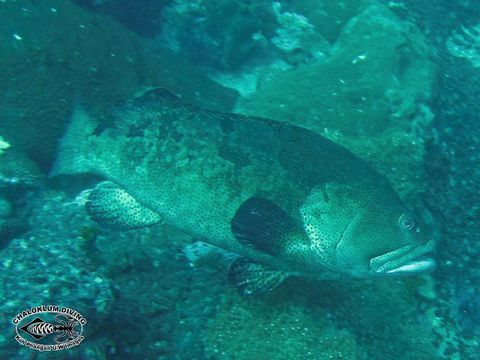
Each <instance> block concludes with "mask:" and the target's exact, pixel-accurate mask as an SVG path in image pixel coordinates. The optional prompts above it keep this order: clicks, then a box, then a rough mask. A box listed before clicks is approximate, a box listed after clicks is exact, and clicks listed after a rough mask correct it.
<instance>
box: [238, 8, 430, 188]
mask: <svg viewBox="0 0 480 360" xmlns="http://www.w3.org/2000/svg"><path fill="white" fill-rule="evenodd" d="M331 51H332V53H331V55H330V56H329V57H327V58H326V59H325V60H323V61H319V62H316V63H314V64H309V65H304V66H299V67H297V68H296V69H294V70H291V71H286V72H284V73H282V74H280V75H278V76H277V77H276V78H274V79H273V80H270V81H266V82H264V83H263V84H261V86H260V88H259V89H258V90H257V92H255V93H253V94H251V95H250V96H248V97H247V98H241V99H240V100H239V102H238V105H237V111H238V112H241V113H246V114H250V115H253V114H254V115H257V116H258V115H261V116H265V117H268V118H272V119H276V120H280V121H288V122H292V123H295V124H297V125H300V126H303V127H306V128H309V129H311V130H313V131H316V132H318V133H320V134H323V135H326V136H327V137H329V134H334V133H339V134H340V135H341V136H337V138H340V137H344V138H345V141H340V143H342V144H343V145H345V146H347V147H350V148H351V149H352V150H359V151H356V152H357V154H359V155H361V156H362V157H364V158H366V159H367V160H370V161H371V162H372V163H378V162H379V159H382V158H383V159H385V160H387V163H386V164H385V165H386V166H384V164H382V163H380V165H381V167H380V170H381V171H382V172H383V173H384V174H388V173H391V168H393V167H396V166H397V165H396V164H397V163H400V164H401V163H402V162H403V163H404V162H405V161H408V162H409V164H404V165H401V167H402V168H401V169H399V170H400V171H398V173H397V174H398V175H396V174H392V178H393V179H394V180H395V181H394V183H397V184H398V185H397V188H402V185H401V184H402V183H409V184H411V187H412V188H414V187H416V186H418V187H419V188H420V191H421V186H422V185H421V184H422V179H423V178H424V174H423V169H422V167H421V159H422V156H423V152H424V149H423V144H421V143H420V141H421V140H419V139H418V138H419V137H418V136H417V133H416V132H415V131H414V130H413V128H414V124H418V123H423V124H428V122H430V121H431V120H432V116H431V112H428V111H426V110H425V109H428V106H427V105H426V104H428V101H429V100H430V98H431V92H432V87H433V85H434V80H435V76H436V67H435V65H434V63H433V62H432V60H431V57H432V50H431V49H430V47H429V45H428V43H427V41H426V39H425V38H424V37H423V35H422V34H421V33H420V31H419V30H418V29H417V28H416V27H415V26H414V25H413V24H410V23H407V22H404V21H400V20H398V19H397V18H396V17H395V15H393V13H391V12H390V11H389V10H388V9H387V8H385V7H383V6H380V5H371V6H369V7H367V8H366V9H365V10H364V11H363V12H361V13H360V14H359V15H357V16H356V17H353V18H351V19H350V20H349V21H348V22H347V23H346V24H345V25H344V26H343V28H342V30H341V33H340V35H339V36H338V39H337V41H336V43H335V44H334V46H333V48H332V50H331ZM392 137H393V138H395V139H397V143H399V144H402V145H401V146H400V147H398V148H395V145H389V140H388V139H389V138H392ZM353 144H355V145H353ZM385 144H387V148H385V147H384V146H385ZM382 146H383V147H382ZM402 148H403V149H402ZM389 149H391V150H389ZM400 149H402V150H406V151H405V152H404V151H401V150H400ZM386 151H387V152H389V153H390V154H391V155H396V156H395V157H393V158H392V157H391V158H389V159H386V158H385V157H383V156H384V153H385V152H386ZM405 153H409V154H410V153H413V154H415V156H414V157H413V158H412V157H410V156H409V157H408V158H407V157H405ZM405 170H406V171H405ZM399 177H401V178H399ZM409 186H410V185H409ZM407 192H408V191H407Z"/></svg>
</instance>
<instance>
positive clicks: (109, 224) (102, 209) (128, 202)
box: [85, 181, 161, 230]
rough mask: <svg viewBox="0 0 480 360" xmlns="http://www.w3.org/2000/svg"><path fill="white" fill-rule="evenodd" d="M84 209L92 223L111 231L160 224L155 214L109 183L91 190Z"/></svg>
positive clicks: (105, 182)
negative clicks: (94, 222)
mask: <svg viewBox="0 0 480 360" xmlns="http://www.w3.org/2000/svg"><path fill="white" fill-rule="evenodd" d="M85 207H86V210H87V213H88V214H89V215H90V217H91V218H92V219H93V220H94V221H96V222H97V223H99V224H100V225H101V226H103V227H106V228H111V229H117V230H130V229H137V228H141V227H145V226H150V225H153V224H156V223H159V222H161V218H160V216H159V215H158V214H157V213H155V212H154V211H152V210H150V209H149V208H147V207H145V206H144V205H142V204H141V203H140V202H138V201H137V200H136V199H135V198H134V197H133V196H131V195H130V194H129V193H128V192H126V191H125V190H123V189H122V188H121V187H119V186H117V185H116V184H114V183H112V182H110V181H103V182H101V183H99V184H98V185H97V186H96V187H95V189H93V191H92V192H91V193H90V196H89V197H88V201H87V203H86V205H85Z"/></svg>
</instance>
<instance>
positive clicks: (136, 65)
mask: <svg viewBox="0 0 480 360" xmlns="http://www.w3.org/2000/svg"><path fill="white" fill-rule="evenodd" d="M0 13H1V16H2V20H3V21H2V22H0V36H1V37H2V39H5V40H4V41H1V42H0V51H1V53H2V56H1V58H0V65H1V66H0V82H1V83H2V84H3V86H2V88H1V89H0V112H1V113H2V116H1V117H0V128H1V129H2V136H5V137H7V138H8V140H9V142H10V143H11V145H12V147H18V150H23V151H24V152H25V153H26V154H27V155H29V156H30V157H31V158H33V159H34V160H36V161H37V162H38V163H39V164H41V166H42V168H43V169H47V168H49V166H50V161H51V159H52V158H53V154H54V152H55V148H56V140H57V138H58V137H59V136H60V135H61V134H62V133H63V130H64V126H65V125H66V123H68V120H69V118H70V114H71V111H72V108H73V105H74V102H75V101H77V102H79V101H80V102H82V103H83V104H85V105H86V106H87V107H89V108H90V109H92V111H98V112H102V111H104V110H106V109H108V108H110V107H112V106H114V105H115V104H117V103H118V102H119V101H122V100H126V99H128V98H131V97H132V96H133V94H134V93H135V92H136V91H139V90H141V89H143V88H145V87H155V86H162V87H165V88H169V89H171V90H172V91H173V92H175V93H177V94H180V95H182V96H183V97H184V98H185V99H189V101H190V102H194V103H197V104H199V105H201V106H204V107H208V108H213V109H217V110H228V109H230V108H231V107H232V105H233V103H234V101H235V98H236V92H235V91H233V90H230V89H225V88H223V87H222V86H220V85H218V84H215V83H213V82H212V81H210V80H209V79H208V78H207V77H206V76H203V75H202V74H201V72H200V71H197V70H196V69H195V66H192V65H191V64H189V63H188V62H186V61H185V60H184V59H183V58H182V57H181V56H179V55H177V54H175V53H174V52H172V51H171V50H166V49H163V48H160V47H159V45H158V44H156V45H155V46H156V48H155V49H154V48H153V43H152V42H151V41H148V40H145V39H141V38H139V37H138V36H136V35H135V34H134V33H132V32H130V31H129V30H127V29H125V28H124V27H123V26H122V25H121V24H119V23H118V22H116V21H115V20H113V19H111V18H110V17H107V16H101V15H99V14H96V13H94V12H91V11H89V10H86V9H84V8H81V7H79V6H77V5H75V4H73V3H71V2H70V1H61V0H46V1H40V2H39V1H30V0H16V1H11V2H0ZM39 29H41V31H39ZM75 99H76V100H75Z"/></svg>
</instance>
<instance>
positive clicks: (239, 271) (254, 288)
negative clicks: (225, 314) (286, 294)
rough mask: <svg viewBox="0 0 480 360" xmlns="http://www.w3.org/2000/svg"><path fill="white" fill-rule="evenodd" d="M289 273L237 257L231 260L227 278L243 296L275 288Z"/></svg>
mask: <svg viewBox="0 0 480 360" xmlns="http://www.w3.org/2000/svg"><path fill="white" fill-rule="evenodd" d="M288 276H289V274H287V273H285V272H283V271H278V270H272V269H269V268H267V267H265V266H264V265H261V264H257V263H253V262H250V261H249V260H247V259H245V258H239V259H237V260H235V262H233V264H232V265H231V266H230V271H229V272H228V280H229V281H230V282H231V283H233V284H234V285H235V286H236V287H237V291H238V293H239V294H240V295H243V296H252V295H259V294H262V293H265V292H267V291H271V290H273V289H275V288H276V287H277V286H278V285H280V284H281V283H282V281H283V280H285V279H286V278H287V277H288Z"/></svg>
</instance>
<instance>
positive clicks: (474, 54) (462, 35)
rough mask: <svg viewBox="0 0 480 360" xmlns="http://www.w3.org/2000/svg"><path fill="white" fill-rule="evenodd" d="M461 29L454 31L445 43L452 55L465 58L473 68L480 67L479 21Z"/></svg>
mask: <svg viewBox="0 0 480 360" xmlns="http://www.w3.org/2000/svg"><path fill="white" fill-rule="evenodd" d="M461 29H462V30H461V31H460V32H457V31H454V32H453V33H452V35H451V36H449V37H448V38H447V40H446V42H445V45H446V47H447V49H448V51H449V52H450V54H452V55H453V56H455V57H458V58H464V59H467V60H468V61H470V63H471V64H472V65H473V67H475V68H477V67H480V23H479V24H477V25H474V26H472V27H469V28H467V27H465V26H462V27H461Z"/></svg>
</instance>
